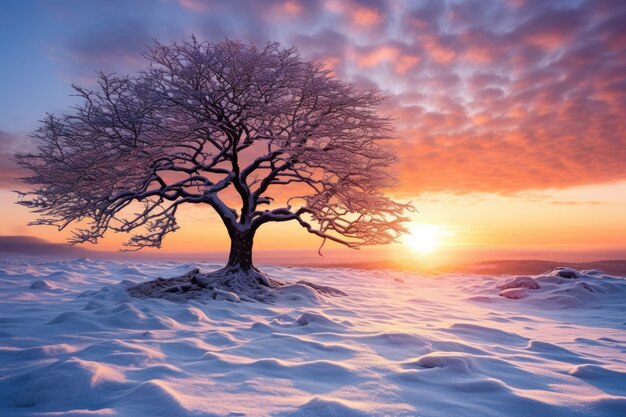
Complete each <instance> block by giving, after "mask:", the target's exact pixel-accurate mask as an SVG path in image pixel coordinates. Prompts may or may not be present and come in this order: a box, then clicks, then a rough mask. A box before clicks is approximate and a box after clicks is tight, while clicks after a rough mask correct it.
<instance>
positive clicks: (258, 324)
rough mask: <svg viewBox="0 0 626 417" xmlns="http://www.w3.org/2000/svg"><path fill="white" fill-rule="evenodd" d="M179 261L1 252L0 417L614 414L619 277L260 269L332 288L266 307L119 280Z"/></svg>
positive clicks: (293, 294)
mask: <svg viewBox="0 0 626 417" xmlns="http://www.w3.org/2000/svg"><path fill="white" fill-rule="evenodd" d="M195 266H198V265H195V264H194V265H191V264H182V263H159V264H143V263H135V264H131V263H122V262H112V261H90V260H77V261H68V262H61V261H58V262H45V261H34V260H23V259H22V260H20V259H9V258H7V257H5V258H3V260H2V261H0V416H3V417H8V416H25V415H28V416H34V415H37V416H39V415H42V416H43V415H45V416H48V415H49V416H83V415H84V416H94V415H105V416H110V415H117V416H138V417H148V416H168V417H175V416H188V415H189V416H311V417H331V416H337V417H351V416H422V417H428V416H445V417H448V416H459V417H468V416H480V417H488V416H497V417H501V416H507V417H513V416H548V417H558V416H563V417H566V416H567V417H575V416H625V415H626V279H624V278H619V277H610V276H606V275H604V274H601V273H599V272H593V271H592V272H591V273H589V274H587V275H583V276H580V277H578V278H570V279H568V278H563V277H560V276H559V274H561V275H568V274H570V272H567V271H566V272H565V273H559V272H558V271H553V272H552V273H551V274H546V275H545V276H541V277H534V278H536V279H535V280H532V279H529V278H517V280H516V281H515V282H511V281H512V280H513V279H515V278H516V277H486V276H476V275H462V274H454V275H447V276H437V277H428V276H419V275H416V274H414V273H408V272H391V271H377V270H371V271H362V270H349V269H310V268H282V267H266V268H264V270H265V271H266V272H267V273H269V274H270V276H272V277H274V278H278V279H281V280H284V281H290V282H295V281H298V280H303V279H304V280H307V281H311V282H314V283H318V284H325V285H332V286H334V287H335V288H338V289H340V290H343V291H345V292H346V293H348V294H349V296H347V297H332V298H324V299H322V298H319V299H315V298H314V297H311V292H310V291H308V290H307V289H306V287H291V289H290V290H288V291H285V292H283V293H281V294H279V302H278V303H277V304H274V305H267V304H260V303H231V302H228V301H208V302H204V303H203V302H199V301H197V300H194V301H190V302H188V303H174V302H170V301H166V300H156V299H131V298H129V297H128V295H127V294H126V292H125V290H124V289H123V286H122V285H119V283H120V281H123V280H132V281H136V282H139V281H142V280H147V279H152V278H154V277H156V276H163V277H168V276H175V275H177V274H181V273H184V272H186V271H188V270H189V269H191V268H192V267H195ZM199 266H200V267H201V268H202V269H203V270H210V269H215V268H216V267H217V266H216V265H209V264H200V265H199ZM570 275H575V272H571V274H570ZM536 284H538V286H539V287H540V288H536V287H537V285H536ZM498 287H499V288H498ZM533 287H535V289H532V288H533ZM103 288H104V289H103ZM298 288H300V289H298ZM500 293H503V294H504V295H505V296H500ZM508 297H512V298H508ZM520 297H522V298H520Z"/></svg>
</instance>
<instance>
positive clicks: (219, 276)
mask: <svg viewBox="0 0 626 417" xmlns="http://www.w3.org/2000/svg"><path fill="white" fill-rule="evenodd" d="M297 284H300V285H306V286H307V287H310V288H311V289H313V290H314V291H315V292H317V293H318V294H322V295H330V296H342V295H347V294H346V293H344V292H343V291H340V290H337V289H335V288H332V287H326V286H322V285H317V284H313V283H311V282H308V281H298V282H297ZM286 285H287V284H285V283H284V282H281V281H277V280H275V279H272V278H269V277H268V276H267V275H265V274H264V273H262V272H260V271H258V270H256V269H249V270H245V271H244V270H239V269H230V268H228V267H226V268H222V269H219V270H217V271H213V272H209V273H201V272H200V270H199V269H197V268H196V269H192V270H191V271H189V272H187V273H186V274H184V275H181V276H179V277H174V278H168V279H165V278H157V279H155V280H152V281H147V282H142V283H141V284H137V285H134V286H130V287H128V288H127V291H128V293H129V294H130V295H131V296H133V297H137V298H163V299H166V300H170V301H184V300H189V299H213V300H227V301H232V302H240V301H259V302H265V303H271V302H272V301H273V300H272V290H273V289H275V288H280V287H283V286H286Z"/></svg>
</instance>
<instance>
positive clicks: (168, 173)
mask: <svg viewBox="0 0 626 417" xmlns="http://www.w3.org/2000/svg"><path fill="white" fill-rule="evenodd" d="M144 56H145V58H146V59H147V64H148V65H147V67H146V69H145V70H144V71H141V72H140V73H138V74H136V75H134V76H118V75H115V74H110V75H109V74H104V73H100V74H99V78H98V85H97V88H94V89H89V88H84V87H79V86H74V89H75V91H76V94H77V95H78V96H79V98H80V104H79V105H78V106H76V107H74V108H73V110H72V111H71V112H69V113H68V114H64V115H60V116H55V115H48V116H47V117H46V118H45V120H43V121H42V124H41V127H40V128H39V129H38V130H37V132H36V133H35V137H36V138H37V140H38V147H37V149H36V150H35V151H34V152H30V153H22V154H19V155H18V156H17V160H18V162H19V164H20V165H21V166H23V167H26V168H28V169H30V170H31V171H32V175H31V176H29V177H27V178H26V179H25V181H26V182H27V183H29V184H31V185H32V189H31V190H30V191H27V192H26V193H24V195H23V197H22V198H21V199H20V201H19V204H22V205H25V206H27V207H30V208H32V209H33V210H34V211H35V212H37V213H39V214H40V218H39V220H37V221H36V222H35V224H47V225H54V226H57V227H58V228H59V229H63V228H65V227H67V226H68V225H70V224H78V225H79V226H78V227H77V228H76V230H75V231H74V237H73V238H72V240H71V241H72V242H73V243H80V242H96V241H97V240H98V239H99V238H100V237H102V236H103V235H104V233H105V232H106V231H107V230H109V229H111V230H114V231H118V232H131V237H130V239H129V240H128V242H127V243H126V245H127V246H128V247H129V248H142V247H160V246H161V244H162V242H163V239H164V237H165V236H166V235H168V234H169V233H171V232H174V231H175V230H177V229H178V227H179V226H178V224H177V221H176V214H177V210H178V209H179V206H181V205H182V204H206V205H209V206H210V207H212V208H213V209H214V210H215V212H216V213H217V214H218V216H219V217H220V218H221V220H222V221H223V223H224V225H225V226H226V228H227V230H228V233H229V236H230V237H231V239H232V241H233V242H234V243H233V244H234V245H235V246H239V247H240V248H241V246H242V245H244V246H245V242H247V241H249V244H250V248H249V250H251V245H252V237H253V236H254V233H255V231H256V230H257V229H258V228H259V227H260V226H261V225H263V224H264V223H267V222H284V221H292V220H293V221H295V222H298V223H299V224H300V225H301V226H302V227H303V228H304V229H306V231H308V232H309V233H312V234H314V235H317V236H319V237H320V238H322V239H323V240H324V241H326V240H332V241H335V242H339V243H341V244H344V245H347V246H349V247H358V246H361V245H372V244H386V243H389V242H392V241H394V240H395V239H396V238H397V237H398V236H399V235H400V234H401V233H403V232H404V231H405V229H404V227H403V223H404V222H405V221H406V218H405V217H404V216H403V213H404V211H405V210H406V209H408V208H410V206H408V205H406V204H402V203H398V202H395V201H393V200H392V199H390V198H389V197H388V196H386V195H385V192H386V191H387V190H388V189H389V188H390V187H391V186H393V183H394V181H395V180H394V176H393V174H392V172H391V167H392V166H393V163H394V162H395V159H396V158H395V156H394V153H393V146H392V144H391V143H390V142H389V141H388V139H389V138H390V137H391V136H392V127H391V123H390V120H389V119H388V118H386V117H383V116H381V115H379V113H378V111H377V106H378V105H379V104H380V102H381V100H382V99H383V96H382V95H381V93H380V92H379V91H377V90H365V89H360V88H358V87H357V86H355V85H353V84H350V83H347V82H344V81H341V80H338V79H337V78H335V77H334V76H333V74H332V72H331V71H329V70H328V69H326V68H325V67H324V66H323V65H322V64H320V63H316V62H308V61H306V60H303V59H302V58H301V57H300V55H299V54H298V53H297V51H296V49H294V48H281V46H280V45H279V44H277V43H268V44H267V45H265V46H262V47H258V46H255V45H253V44H247V43H242V42H239V41H233V40H225V41H221V42H217V43H211V42H200V41H198V40H197V39H196V38H191V39H189V40H187V41H184V42H182V43H172V44H167V45H164V44H160V43H155V44H154V45H153V47H151V48H150V49H149V50H148V51H147V52H146V53H145V54H144ZM246 251H248V249H246ZM232 255H233V254H232V247H231V256H232ZM238 261H239V262H240V261H241V259H239V260H238Z"/></svg>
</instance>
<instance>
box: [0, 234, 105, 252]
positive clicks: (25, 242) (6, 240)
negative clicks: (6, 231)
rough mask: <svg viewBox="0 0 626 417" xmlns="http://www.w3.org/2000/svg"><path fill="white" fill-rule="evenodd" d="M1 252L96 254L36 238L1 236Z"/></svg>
mask: <svg viewBox="0 0 626 417" xmlns="http://www.w3.org/2000/svg"><path fill="white" fill-rule="evenodd" d="M0 252H4V253H20V254H24V255H66V256H86V255H92V254H94V251H90V250H88V249H85V248H79V247H76V246H70V245H68V244H65V243H52V242H48V241H47V240H45V239H41V238H39V237H34V236H0Z"/></svg>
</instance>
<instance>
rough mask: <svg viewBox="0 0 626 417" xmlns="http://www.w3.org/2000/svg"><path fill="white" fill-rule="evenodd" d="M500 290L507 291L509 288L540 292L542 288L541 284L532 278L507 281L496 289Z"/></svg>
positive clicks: (516, 278)
mask: <svg viewBox="0 0 626 417" xmlns="http://www.w3.org/2000/svg"><path fill="white" fill-rule="evenodd" d="M496 288H498V289H499V290H507V289H509V288H527V289H529V290H538V289H539V288H541V287H540V286H539V283H538V282H537V281H535V280H534V279H533V278H531V277H515V278H513V279H509V280H506V281H504V282H502V283H500V284H498V286H497V287H496Z"/></svg>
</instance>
